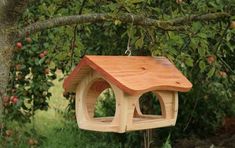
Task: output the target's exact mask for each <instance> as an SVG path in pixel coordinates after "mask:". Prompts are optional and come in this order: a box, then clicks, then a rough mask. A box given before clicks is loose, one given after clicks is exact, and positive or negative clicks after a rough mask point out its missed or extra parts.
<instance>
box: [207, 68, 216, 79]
mask: <svg viewBox="0 0 235 148" xmlns="http://www.w3.org/2000/svg"><path fill="white" fill-rule="evenodd" d="M214 73H215V67H212V68H211V69H210V71H209V72H208V73H207V77H208V78H210V77H212V76H213V75H214Z"/></svg>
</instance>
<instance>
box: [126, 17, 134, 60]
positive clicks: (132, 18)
mask: <svg viewBox="0 0 235 148" xmlns="http://www.w3.org/2000/svg"><path fill="white" fill-rule="evenodd" d="M131 20H132V23H131V29H132V27H133V24H134V16H133V15H131ZM130 42H131V37H130V35H128V42H127V47H126V51H125V54H126V55H128V56H131V47H130Z"/></svg>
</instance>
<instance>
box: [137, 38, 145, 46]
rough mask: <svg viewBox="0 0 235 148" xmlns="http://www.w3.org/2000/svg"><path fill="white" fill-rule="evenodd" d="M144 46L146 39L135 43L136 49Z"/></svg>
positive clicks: (140, 39)
mask: <svg viewBox="0 0 235 148" xmlns="http://www.w3.org/2000/svg"><path fill="white" fill-rule="evenodd" d="M143 44H144V39H143V37H141V38H139V39H138V40H137V41H136V42H135V47H136V48H142V47H143Z"/></svg>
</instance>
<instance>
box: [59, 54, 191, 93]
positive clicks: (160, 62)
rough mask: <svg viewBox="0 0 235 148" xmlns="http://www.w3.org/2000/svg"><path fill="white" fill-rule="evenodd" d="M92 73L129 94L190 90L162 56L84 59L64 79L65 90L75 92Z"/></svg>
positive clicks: (182, 76)
mask: <svg viewBox="0 0 235 148" xmlns="http://www.w3.org/2000/svg"><path fill="white" fill-rule="evenodd" d="M92 70H93V71H96V72H97V73H99V74H100V75H101V76H102V77H103V78H104V79H105V80H107V81H109V82H110V83H112V84H114V85H116V86H117V87H119V88H120V89H121V90H123V91H124V92H126V93H128V94H132V95H134V94H139V93H143V92H147V91H153V90H171V91H181V92H187V91H189V90H190V89H191V88H192V84H191V83H190V82H189V80H188V79H187V78H186V77H185V76H184V75H183V74H182V73H181V72H180V71H179V70H178V69H177V68H176V67H175V66H174V64H172V63H171V62H170V61H169V60H168V59H167V58H165V57H150V56H85V57H84V58H83V59H82V60H81V61H80V63H79V64H78V65H77V67H76V68H75V69H74V70H73V71H72V73H71V74H70V75H69V76H68V77H67V78H66V79H65V81H64V84H63V87H64V89H65V91H66V92H75V91H76V88H77V85H78V84H79V82H80V81H81V80H82V79H83V78H84V77H85V76H86V75H87V74H88V73H89V72H90V71H92Z"/></svg>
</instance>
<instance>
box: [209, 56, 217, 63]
mask: <svg viewBox="0 0 235 148" xmlns="http://www.w3.org/2000/svg"><path fill="white" fill-rule="evenodd" d="M215 60H216V57H215V56H214V55H210V56H208V57H207V62H208V63H209V64H212V63H214V62H215Z"/></svg>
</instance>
